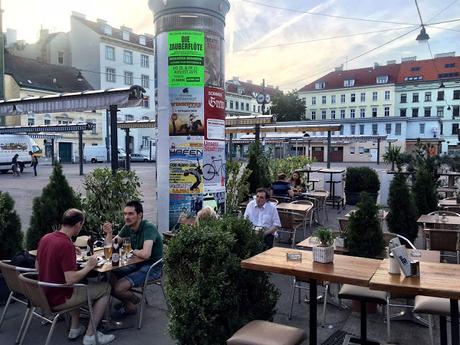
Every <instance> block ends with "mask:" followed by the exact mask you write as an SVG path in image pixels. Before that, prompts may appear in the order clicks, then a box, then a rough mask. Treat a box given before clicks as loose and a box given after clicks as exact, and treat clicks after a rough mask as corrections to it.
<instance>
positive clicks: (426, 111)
mask: <svg viewBox="0 0 460 345" xmlns="http://www.w3.org/2000/svg"><path fill="white" fill-rule="evenodd" d="M423 116H424V117H430V116H431V107H425V108H423Z"/></svg>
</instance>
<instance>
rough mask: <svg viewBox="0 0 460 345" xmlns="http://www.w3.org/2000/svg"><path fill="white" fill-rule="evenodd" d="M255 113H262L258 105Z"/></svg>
mask: <svg viewBox="0 0 460 345" xmlns="http://www.w3.org/2000/svg"><path fill="white" fill-rule="evenodd" d="M257 112H258V113H261V112H262V107H261V106H260V105H258V106H257Z"/></svg>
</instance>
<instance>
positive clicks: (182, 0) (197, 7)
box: [149, 0, 230, 23]
mask: <svg viewBox="0 0 460 345" xmlns="http://www.w3.org/2000/svg"><path fill="white" fill-rule="evenodd" d="M149 7H150V9H151V10H152V12H153V15H154V21H156V20H157V19H158V18H159V17H162V16H165V15H168V14H177V13H190V14H207V15H210V16H213V17H216V18H218V19H220V20H222V21H223V22H224V23H225V15H226V14H227V13H228V11H229V10H230V3H229V2H228V0H217V1H216V0H149Z"/></svg>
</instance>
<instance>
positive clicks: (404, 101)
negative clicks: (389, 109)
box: [401, 93, 407, 103]
mask: <svg viewBox="0 0 460 345" xmlns="http://www.w3.org/2000/svg"><path fill="white" fill-rule="evenodd" d="M401 103H407V93H402V94H401Z"/></svg>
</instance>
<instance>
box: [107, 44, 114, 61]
mask: <svg viewBox="0 0 460 345" xmlns="http://www.w3.org/2000/svg"><path fill="white" fill-rule="evenodd" d="M105 58H106V60H112V61H115V48H114V47H111V46H105Z"/></svg>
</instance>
